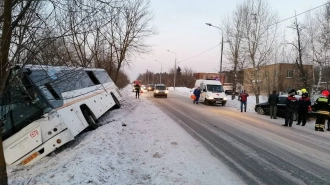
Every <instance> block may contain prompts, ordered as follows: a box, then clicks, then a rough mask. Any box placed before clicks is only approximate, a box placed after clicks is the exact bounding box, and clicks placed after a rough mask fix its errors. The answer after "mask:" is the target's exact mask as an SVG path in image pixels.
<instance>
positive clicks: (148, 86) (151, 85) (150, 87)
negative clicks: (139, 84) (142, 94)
mask: <svg viewBox="0 0 330 185" xmlns="http://www.w3.org/2000/svg"><path fill="white" fill-rule="evenodd" d="M154 89H155V88H154V84H148V85H147V91H154Z"/></svg>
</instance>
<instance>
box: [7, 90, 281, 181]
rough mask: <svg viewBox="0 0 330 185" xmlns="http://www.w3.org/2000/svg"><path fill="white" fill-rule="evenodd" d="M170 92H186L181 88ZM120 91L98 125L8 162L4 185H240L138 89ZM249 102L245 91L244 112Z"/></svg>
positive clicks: (251, 99) (251, 101)
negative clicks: (31, 160) (32, 158)
mask: <svg viewBox="0 0 330 185" xmlns="http://www.w3.org/2000/svg"><path fill="white" fill-rule="evenodd" d="M170 93H176V94H179V95H182V96H186V97H189V96H190V95H191V94H192V93H191V89H188V88H182V87H176V88H175V90H174V89H173V88H170ZM122 94H123V96H124V98H123V101H122V102H121V103H122V108H121V109H117V110H113V111H111V112H110V113H108V114H107V115H106V116H103V117H102V118H101V119H100V124H101V125H102V126H100V127H99V128H98V129H96V130H93V131H89V132H84V133H82V134H80V135H79V136H78V137H77V139H76V140H74V141H72V142H70V143H68V144H67V145H66V146H65V147H63V148H61V149H59V150H58V151H56V152H54V153H53V154H52V155H50V156H47V157H45V158H43V159H41V160H40V161H38V162H36V163H35V164H33V165H31V166H26V167H23V166H8V167H7V171H8V177H9V184H13V185H16V184H31V185H32V184H33V185H35V184H39V185H48V184H49V185H57V184H61V185H62V184H93V185H94V184H95V185H97V184H125V185H126V184H189V185H195V184H196V185H199V184H200V185H207V184H210V185H213V184H216V185H231V184H235V185H237V184H244V182H243V181H242V180H240V179H239V178H238V177H237V176H236V175H235V174H233V173H232V172H231V171H230V170H229V169H228V168H227V167H226V166H225V165H224V164H223V163H221V162H220V161H219V160H217V159H216V158H215V157H213V156H212V155H211V154H210V153H209V152H208V150H206V149H205V148H204V147H203V146H202V145H201V143H200V142H199V141H197V140H195V139H194V138H193V137H192V136H191V135H189V134H188V133H187V132H186V131H185V130H184V129H183V128H181V127H180V126H179V125H178V124H177V123H175V122H174V121H173V120H172V119H171V118H169V117H168V116H167V115H166V114H165V113H163V112H162V111H161V110H160V109H159V108H158V107H157V105H155V104H154V103H153V102H152V101H149V100H148V98H146V96H145V95H144V94H142V95H141V97H140V99H135V96H134V93H132V92H131V87H127V88H125V89H123V90H122ZM228 98H229V100H228V102H227V104H226V106H228V107H232V108H233V111H239V110H240V102H239V101H237V99H236V100H231V99H230V96H228ZM265 100H266V98H265V97H262V98H261V102H262V101H265ZM254 105H255V97H254V96H250V97H249V98H248V109H247V112H254ZM196 106H199V105H196ZM201 106H204V105H201ZM274 121H275V120H274ZM276 121H278V123H279V124H281V123H284V120H283V119H278V120H276Z"/></svg>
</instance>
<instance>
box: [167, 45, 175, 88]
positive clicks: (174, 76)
mask: <svg viewBox="0 0 330 185" xmlns="http://www.w3.org/2000/svg"><path fill="white" fill-rule="evenodd" d="M167 51H168V52H170V53H174V54H175V60H174V80H173V88H174V90H175V80H176V72H177V71H176V53H175V52H173V51H170V50H167Z"/></svg>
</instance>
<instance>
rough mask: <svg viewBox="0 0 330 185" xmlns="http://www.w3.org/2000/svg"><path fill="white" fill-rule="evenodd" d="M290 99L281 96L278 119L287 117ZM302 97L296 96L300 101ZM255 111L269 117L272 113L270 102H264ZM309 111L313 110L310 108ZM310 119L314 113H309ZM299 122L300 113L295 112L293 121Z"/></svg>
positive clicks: (278, 105)
mask: <svg viewBox="0 0 330 185" xmlns="http://www.w3.org/2000/svg"><path fill="white" fill-rule="evenodd" d="M287 97H288V95H280V96H279V97H278V98H279V101H278V104H277V116H278V117H283V118H284V117H285V107H286V104H285V102H286V98H287ZM300 97H301V96H299V95H296V96H295V98H296V99H297V100H299V98H300ZM254 110H255V111H256V112H257V113H258V114H261V115H269V113H270V106H269V104H268V102H262V103H258V104H256V105H255V107H254ZM309 110H311V108H309ZM308 114H309V115H308V117H313V116H312V112H309V113H308ZM297 120H298V113H297V112H294V113H293V121H297Z"/></svg>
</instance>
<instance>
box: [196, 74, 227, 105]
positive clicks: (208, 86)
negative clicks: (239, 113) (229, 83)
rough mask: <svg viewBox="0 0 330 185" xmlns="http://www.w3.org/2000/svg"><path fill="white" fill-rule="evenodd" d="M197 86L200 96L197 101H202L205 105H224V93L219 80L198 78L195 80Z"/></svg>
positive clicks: (225, 100)
mask: <svg viewBox="0 0 330 185" xmlns="http://www.w3.org/2000/svg"><path fill="white" fill-rule="evenodd" d="M197 87H200V89H201V96H200V98H199V100H198V102H204V103H205V105H214V104H221V105H222V106H225V105H226V103H227V98H226V94H225V91H224V89H223V86H222V84H221V82H220V81H219V80H204V79H198V80H196V82H195V88H197Z"/></svg>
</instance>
